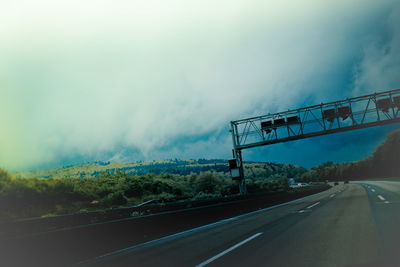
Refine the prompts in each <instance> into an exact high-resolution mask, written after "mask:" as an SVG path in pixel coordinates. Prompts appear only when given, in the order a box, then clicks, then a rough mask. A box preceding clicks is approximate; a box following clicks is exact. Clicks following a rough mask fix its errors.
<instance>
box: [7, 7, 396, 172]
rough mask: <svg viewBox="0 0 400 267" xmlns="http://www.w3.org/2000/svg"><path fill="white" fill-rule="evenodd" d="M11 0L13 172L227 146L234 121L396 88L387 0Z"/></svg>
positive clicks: (207, 152) (200, 153) (217, 153)
mask: <svg viewBox="0 0 400 267" xmlns="http://www.w3.org/2000/svg"><path fill="white" fill-rule="evenodd" d="M19 2H22V1H12V2H9V3H8V4H6V5H5V6H4V8H2V9H1V10H0V22H1V24H0V25H2V26H1V28H0V34H1V36H2V42H0V58H1V61H0V97H1V103H2V104H1V105H0V125H1V129H0V166H2V167H6V168H9V169H12V170H17V169H25V168H36V167H40V166H53V165H54V166H56V165H62V164H64V163H65V162H68V161H73V160H74V159H80V160H88V161H89V160H108V159H111V160H135V159H151V158H172V157H194V158H198V157H229V155H230V137H229V133H228V131H227V129H228V124H229V121H230V120H233V119H238V118H243V117H247V116H252V115H258V114H263V113H266V112H273V111H279V110H282V109H287V108H295V107H297V106H298V105H303V104H314V103H315V102H316V103H318V102H321V101H333V100H337V99H340V98H343V97H349V96H352V95H357V94H359V93H369V92H371V91H372V92H373V91H375V90H382V89H394V88H397V87H399V82H400V81H399V80H400V79H399V75H397V74H398V73H399V68H400V62H399V60H400V55H399V53H400V50H399V49H400V44H399V42H400V27H399V25H400V23H399V22H400V21H399V17H400V13H399V12H400V8H399V4H395V1H372V0H371V1H365V0H356V1H351V3H349V1H329V3H328V2H327V1H316V0H315V1H289V0H287V1H247V0H246V1H244V0H243V1H204V0H203V1H179V0H173V1H151V0H150V1H122V0H121V1H56V2H54V1H46V0H41V1H35V2H34V3H33V2H32V3H31V4H30V3H29V2H26V1H23V2H24V3H23V4H21V3H19ZM21 7H23V9H22V8H21Z"/></svg>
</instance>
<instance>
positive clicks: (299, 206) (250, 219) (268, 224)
mask: <svg viewBox="0 0 400 267" xmlns="http://www.w3.org/2000/svg"><path fill="white" fill-rule="evenodd" d="M340 190H343V185H340V186H335V187H334V188H332V189H330V190H327V191H325V192H322V193H320V194H318V195H315V196H311V197H308V198H304V199H302V200H300V201H295V202H292V203H290V204H288V205H284V206H280V207H278V208H275V209H268V210H266V211H263V212H256V213H253V214H250V215H246V216H241V219H240V220H235V221H232V222H229V223H227V224H223V225H219V226H217V227H215V228H212V229H207V230H206V231H201V232H199V233H195V234H193V235H189V236H183V238H180V239H174V240H172V241H171V242H163V243H157V244H155V245H154V246H153V245H152V246H143V247H141V246H134V247H132V248H131V249H126V250H124V251H121V252H116V253H114V254H112V255H109V256H107V257H103V258H101V259H98V260H95V261H92V262H87V263H86V264H84V265H86V266H111V265H113V266H161V265H162V266H195V265H197V264H199V263H201V262H203V261H205V260H207V259H209V258H212V257H213V256H215V255H217V254H219V253H220V252H221V251H224V250H226V249H228V248H229V247H231V246H234V245H235V244H237V243H239V242H241V241H242V240H244V239H246V238H247V237H249V236H252V235H254V234H256V233H258V232H260V230H261V229H265V228H268V229H275V230H274V231H273V232H272V235H274V234H276V235H278V234H279V233H280V232H282V231H284V230H285V229H287V228H288V227H291V226H292V225H293V224H295V223H296V222H297V221H298V220H299V217H300V218H301V217H302V216H307V214H309V213H311V211H312V209H315V208H316V207H315V206H314V207H312V208H310V209H308V210H309V212H304V213H299V211H301V210H305V209H306V208H307V207H310V206H312V205H313V204H315V203H317V202H320V204H319V205H318V206H323V205H325V204H326V203H327V202H328V201H329V200H331V199H332V198H330V197H329V196H330V195H332V194H333V193H334V194H336V195H340V194H341V193H339V192H340ZM246 245H247V244H246ZM246 245H244V246H246ZM224 257H225V256H224Z"/></svg>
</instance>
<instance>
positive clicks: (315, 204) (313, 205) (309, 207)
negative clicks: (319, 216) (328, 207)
mask: <svg viewBox="0 0 400 267" xmlns="http://www.w3.org/2000/svg"><path fill="white" fill-rule="evenodd" d="M319 203H321V202H319V201H318V202H317V203H314V204H312V205H311V206H308V207H307V209H311V208H312V207H315V206H317V205H318V204H319Z"/></svg>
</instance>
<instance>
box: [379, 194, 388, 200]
mask: <svg viewBox="0 0 400 267" xmlns="http://www.w3.org/2000/svg"><path fill="white" fill-rule="evenodd" d="M378 198H379V199H380V200H382V201H385V200H386V199H385V198H384V197H383V196H381V195H378Z"/></svg>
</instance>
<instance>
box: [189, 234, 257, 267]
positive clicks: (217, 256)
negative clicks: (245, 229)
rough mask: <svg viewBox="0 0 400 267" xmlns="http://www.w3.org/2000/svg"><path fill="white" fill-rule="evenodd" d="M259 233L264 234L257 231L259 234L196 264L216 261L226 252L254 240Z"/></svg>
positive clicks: (200, 265) (199, 266) (204, 264)
mask: <svg viewBox="0 0 400 267" xmlns="http://www.w3.org/2000/svg"><path fill="white" fill-rule="evenodd" d="M259 235H262V233H257V234H255V235H252V236H250V237H249V238H246V239H245V240H243V241H241V242H239V243H237V244H236V245H234V246H232V247H230V248H228V249H226V250H224V251H222V252H221V253H219V254H217V255H215V256H214V257H212V258H209V259H208V260H206V261H203V262H202V263H200V264H198V265H196V267H202V266H206V265H207V264H209V263H211V262H213V261H215V260H216V259H218V258H220V257H222V256H224V255H225V254H227V253H229V252H231V251H232V250H234V249H237V248H238V247H240V246H242V245H244V244H246V243H247V242H249V241H251V240H253V239H254V238H256V237H257V236H259Z"/></svg>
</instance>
